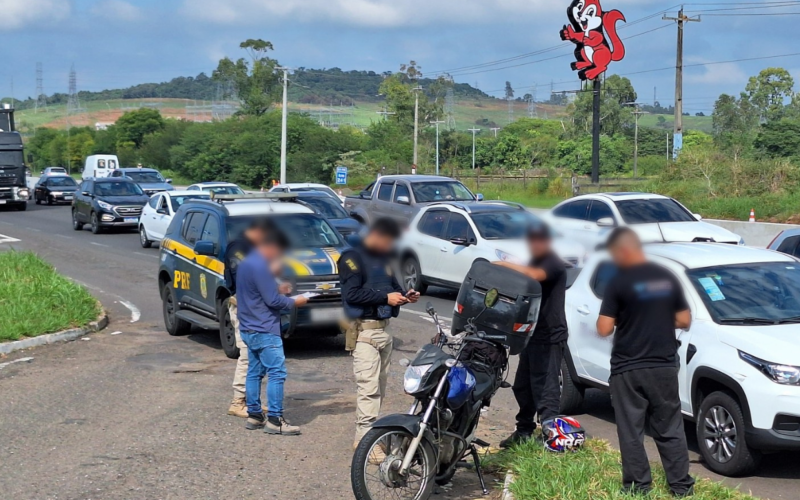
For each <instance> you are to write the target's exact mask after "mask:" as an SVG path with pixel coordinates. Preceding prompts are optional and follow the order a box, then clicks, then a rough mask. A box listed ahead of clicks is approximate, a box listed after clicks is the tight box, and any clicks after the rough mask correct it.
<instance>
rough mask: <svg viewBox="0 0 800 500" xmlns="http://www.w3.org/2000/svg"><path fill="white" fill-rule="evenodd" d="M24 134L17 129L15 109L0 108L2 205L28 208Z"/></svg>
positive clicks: (0, 187) (0, 188) (0, 183)
mask: <svg viewBox="0 0 800 500" xmlns="http://www.w3.org/2000/svg"><path fill="white" fill-rule="evenodd" d="M25 168H26V167H25V156H24V154H23V148H22V136H21V135H20V134H19V132H17V131H16V126H15V124H14V109H13V108H12V107H11V106H9V105H8V104H4V105H3V106H2V107H1V108H0V206H10V207H14V208H16V209H17V210H26V209H27V208H28V197H29V196H30V190H29V188H28V184H27V180H26V178H25Z"/></svg>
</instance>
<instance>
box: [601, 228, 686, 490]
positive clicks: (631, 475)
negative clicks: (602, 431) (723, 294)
mask: <svg viewBox="0 0 800 500" xmlns="http://www.w3.org/2000/svg"><path fill="white" fill-rule="evenodd" d="M608 248H609V250H610V252H611V256H612V257H613V258H614V263H616V264H617V266H618V267H619V272H618V274H617V275H616V276H615V277H614V278H613V279H612V280H611V281H610V282H609V284H608V286H607V287H606V290H605V293H604V295H603V304H602V306H601V307H600V317H599V318H598V319H597V333H598V334H600V336H602V337H608V336H610V335H612V334H614V346H613V348H612V349H611V379H610V380H609V383H610V386H611V396H612V403H613V405H614V415H615V417H616V421H617V434H618V436H619V448H620V451H621V452H622V486H623V490H624V491H625V492H630V493H647V492H649V491H650V488H651V485H652V482H653V478H652V476H651V473H650V462H649V461H648V459H647V453H646V452H645V449H644V432H645V425H646V422H649V426H650V429H651V430H652V435H653V440H654V441H655V442H656V447H657V448H658V454H659V455H661V463H662V465H663V466H664V471H665V472H666V476H667V483H668V484H669V487H670V490H672V493H673V495H675V496H677V497H685V496H689V495H691V494H692V493H693V492H694V479H693V478H692V476H690V475H689V450H688V448H687V445H686V434H685V432H684V430H683V415H681V400H680V394H679V392H678V391H679V388H678V341H677V338H676V336H675V329H677V328H683V329H685V328H689V325H690V324H691V322H692V313H691V311H690V310H689V304H688V303H687V302H686V297H685V296H684V293H683V286H682V285H681V284H680V282H679V281H678V279H677V278H676V277H675V275H673V274H672V273H671V272H670V271H668V270H667V269H664V268H663V267H661V266H659V265H657V264H654V263H651V262H648V261H647V258H646V256H645V254H644V252H643V251H642V244H641V242H640V241H639V237H638V236H637V235H636V233H635V232H633V230H631V229H630V228H626V227H621V228H617V229H615V230H614V231H613V232H612V233H611V236H610V237H609V240H608ZM615 326H616V333H615V331H614V328H615Z"/></svg>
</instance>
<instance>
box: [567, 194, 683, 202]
mask: <svg viewBox="0 0 800 500" xmlns="http://www.w3.org/2000/svg"><path fill="white" fill-rule="evenodd" d="M597 199H606V200H609V201H622V200H668V199H670V198H669V196H664V195H660V194H654V193H597V194H584V195H581V196H576V197H574V198H570V199H568V200H566V201H575V200H597Z"/></svg>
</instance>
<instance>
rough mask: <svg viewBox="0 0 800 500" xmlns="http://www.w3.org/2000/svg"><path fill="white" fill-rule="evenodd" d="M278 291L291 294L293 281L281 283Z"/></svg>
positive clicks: (282, 293)
mask: <svg viewBox="0 0 800 500" xmlns="http://www.w3.org/2000/svg"><path fill="white" fill-rule="evenodd" d="M278 292H280V294H281V295H289V294H290V293H292V285H291V283H281V284H280V286H279V287H278Z"/></svg>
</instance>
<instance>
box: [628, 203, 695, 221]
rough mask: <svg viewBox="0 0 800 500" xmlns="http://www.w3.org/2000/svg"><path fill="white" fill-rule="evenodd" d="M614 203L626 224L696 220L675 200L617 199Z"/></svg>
mask: <svg viewBox="0 0 800 500" xmlns="http://www.w3.org/2000/svg"><path fill="white" fill-rule="evenodd" d="M616 204H617V209H618V210H619V213H620V215H622V218H623V219H624V220H625V222H626V223H627V224H654V223H656V222H694V221H696V219H695V218H694V216H693V215H692V214H690V213H689V212H688V211H687V210H686V209H685V208H683V207H682V206H680V204H679V203H678V202H676V201H675V200H670V199H663V198H655V199H653V198H651V199H645V200H625V201H618V202H616Z"/></svg>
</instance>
